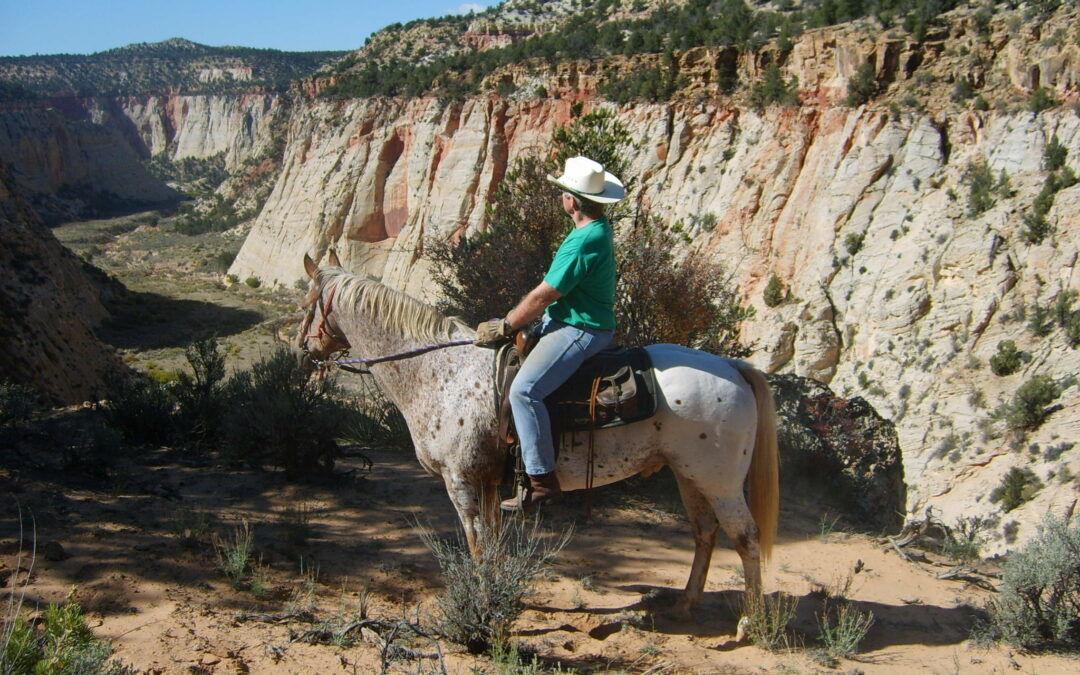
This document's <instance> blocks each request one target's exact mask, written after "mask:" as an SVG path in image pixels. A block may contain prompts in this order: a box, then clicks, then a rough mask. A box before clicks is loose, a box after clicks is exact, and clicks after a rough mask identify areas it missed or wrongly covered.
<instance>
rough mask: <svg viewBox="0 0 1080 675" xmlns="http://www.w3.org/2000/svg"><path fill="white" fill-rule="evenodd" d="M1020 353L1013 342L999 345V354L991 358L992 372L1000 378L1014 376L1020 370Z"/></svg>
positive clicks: (1007, 341)
mask: <svg viewBox="0 0 1080 675" xmlns="http://www.w3.org/2000/svg"><path fill="white" fill-rule="evenodd" d="M1020 364H1021V360H1020V351H1019V350H1018V349H1017V348H1016V343H1015V342H1013V341H1012V340H1003V341H1002V342H999V343H998V346H997V352H996V353H995V354H994V355H993V356H991V357H990V370H991V371H992V372H993V373H994V374H995V375H997V376H999V377H1004V376H1006V375H1012V374H1013V373H1015V372H1016V371H1017V370H1020Z"/></svg>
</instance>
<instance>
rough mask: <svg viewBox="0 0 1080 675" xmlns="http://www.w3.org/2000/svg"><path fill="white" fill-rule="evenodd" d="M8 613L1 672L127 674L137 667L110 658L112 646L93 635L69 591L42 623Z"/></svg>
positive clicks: (0, 637) (0, 635)
mask: <svg viewBox="0 0 1080 675" xmlns="http://www.w3.org/2000/svg"><path fill="white" fill-rule="evenodd" d="M12 612H13V610H12V609H10V608H9V615H8V616H7V617H5V622H4V624H3V625H2V626H0V672H2V673H4V674H5V675H7V674H8V673H11V674H12V675H23V674H26V675H29V674H31V673H49V675H128V674H132V675H133V674H134V672H135V671H134V670H132V669H131V668H129V667H127V666H125V665H123V664H122V663H119V662H115V661H113V662H110V661H109V657H110V656H111V655H112V648H111V647H109V645H108V644H106V643H104V642H102V641H101V640H99V639H98V638H97V637H95V636H94V634H93V632H91V630H90V628H89V627H88V626H87V625H86V619H85V618H84V617H83V613H82V609H81V608H80V607H79V605H78V604H77V603H75V602H74V600H73V599H72V598H71V596H70V595H69V596H68V598H67V599H66V600H65V601H64V602H63V603H62V604H59V605H56V604H53V605H49V606H48V608H46V610H45V613H44V616H43V617H42V621H41V623H40V624H34V623H31V622H30V621H29V620H27V618H26V616H24V615H22V614H19V615H17V616H13V615H12Z"/></svg>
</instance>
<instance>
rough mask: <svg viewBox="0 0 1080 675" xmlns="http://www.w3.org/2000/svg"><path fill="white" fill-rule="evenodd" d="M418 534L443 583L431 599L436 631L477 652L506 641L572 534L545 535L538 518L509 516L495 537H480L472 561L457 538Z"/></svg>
mask: <svg viewBox="0 0 1080 675" xmlns="http://www.w3.org/2000/svg"><path fill="white" fill-rule="evenodd" d="M420 535H421V538H422V539H423V540H424V543H425V544H427V546H428V548H429V549H431V552H432V554H434V556H435V559H436V560H437V561H438V563H439V568H440V569H441V570H442V575H443V581H444V582H445V584H446V588H445V590H443V592H442V593H440V594H439V597H438V599H437V600H436V604H437V607H438V613H439V630H440V632H441V633H442V634H443V635H445V636H446V637H447V638H449V639H450V640H453V641H454V642H457V643H459V644H462V645H465V646H466V647H467V648H468V649H469V651H470V652H472V653H474V654H477V653H480V652H482V651H484V650H486V649H488V648H490V647H491V646H493V645H497V644H504V643H505V642H506V639H507V638H508V637H509V635H510V627H511V626H512V625H513V623H514V621H515V620H516V619H517V617H518V616H519V615H520V614H521V612H522V611H523V610H524V609H525V605H524V603H523V602H522V601H523V599H524V598H525V597H526V596H527V595H528V594H529V593H530V592H532V589H533V586H534V582H535V580H536V578H537V577H538V576H539V575H540V574H541V573H543V572H544V571H545V570H546V569H548V568H549V567H550V566H551V563H552V561H553V560H554V559H555V556H556V555H558V553H559V551H561V550H562V549H563V548H564V547H565V546H566V544H567V543H568V542H569V541H570V536H571V533H570V531H566V532H564V533H563V534H562V535H560V536H554V535H545V534H544V533H543V532H542V531H541V527H540V521H539V519H536V520H533V521H532V523H531V524H529V523H528V522H527V521H526V520H525V518H520V517H519V518H511V519H509V520H508V521H505V522H504V523H503V526H502V528H501V530H500V531H499V532H498V533H494V534H492V533H489V534H487V535H482V536H481V540H480V541H479V542H478V544H479V549H480V551H481V553H480V556H479V557H475V558H474V557H473V556H472V555H471V554H470V553H469V550H468V548H467V547H466V546H465V545H464V543H463V542H462V541H461V540H460V539H459V540H458V541H457V542H455V543H451V542H447V541H442V540H439V539H436V538H435V536H434V535H433V534H432V533H431V532H430V531H428V530H423V529H422V530H421V533H420Z"/></svg>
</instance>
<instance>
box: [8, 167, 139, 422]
mask: <svg viewBox="0 0 1080 675" xmlns="http://www.w3.org/2000/svg"><path fill="white" fill-rule="evenodd" d="M0 270H3V274H2V276H0V278H2V279H3V282H2V286H0V372H2V373H3V377H4V378H5V379H11V380H14V381H16V382H20V383H23V384H28V385H31V386H33V387H34V388H36V389H38V390H39V391H41V393H43V394H44V395H45V396H47V397H48V398H50V399H51V400H52V401H53V402H54V403H78V402H82V401H84V400H87V399H95V400H96V399H98V398H100V397H101V396H102V395H103V394H104V392H105V388H104V382H105V379H106V378H107V377H108V376H109V375H110V374H118V373H121V372H124V371H126V369H127V367H126V366H125V365H124V364H123V363H122V362H121V360H120V359H119V358H118V357H117V356H116V354H115V353H114V352H113V351H112V349H111V348H109V347H107V346H106V345H104V344H103V343H102V342H101V341H100V340H98V339H97V337H96V336H95V334H94V329H95V328H96V327H97V326H98V325H99V324H100V323H101V321H102V320H103V319H104V318H106V316H107V314H108V312H107V311H106V309H105V307H104V306H103V305H102V301H101V299H102V293H103V292H106V291H107V289H108V288H109V283H108V281H107V280H106V279H103V278H95V276H94V275H93V274H92V273H91V272H90V271H89V270H88V269H87V268H86V267H84V266H83V264H82V263H81V262H80V261H79V260H78V259H77V258H76V257H75V256H74V255H72V254H71V252H70V251H68V250H67V249H66V248H64V247H63V246H62V245H61V244H60V242H58V241H57V240H56V238H55V237H54V236H53V235H52V233H51V232H50V231H49V229H48V228H47V227H45V226H44V225H42V224H41V221H40V219H39V218H38V217H37V215H36V214H35V213H34V211H33V210H32V209H31V208H30V207H29V205H28V204H27V202H26V201H25V200H24V199H22V198H21V197H20V196H19V194H18V192H17V188H16V187H15V186H14V180H13V178H12V176H11V174H10V173H9V172H8V171H6V170H5V169H4V168H3V167H2V166H0ZM102 276H103V275H102Z"/></svg>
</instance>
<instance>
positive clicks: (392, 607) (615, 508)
mask: <svg viewBox="0 0 1080 675" xmlns="http://www.w3.org/2000/svg"><path fill="white" fill-rule="evenodd" d="M50 459H51V458H46V457H40V456H38V457H35V458H34V459H33V461H32V462H29V463H27V462H25V461H16V462H15V463H14V466H8V468H5V469H2V470H0V493H3V494H7V495H10V497H11V499H14V500H17V502H18V504H19V505H21V508H22V513H23V516H24V518H23V520H24V523H26V524H27V525H28V527H29V520H28V516H29V515H30V514H32V515H33V517H34V520H35V521H36V543H37V554H36V558H35V559H33V561H32V562H33V565H32V570H30V574H29V576H27V574H26V572H27V570H28V568H30V562H31V560H30V557H29V556H30V549H29V547H28V545H27V542H26V541H24V544H23V545H22V546H20V544H19V541H18V535H17V532H16V531H15V530H14V529H13V528H14V527H15V520H16V519H15V518H14V517H13V516H14V515H15V514H14V509H13V508H11V507H9V506H8V505H5V510H4V513H3V516H4V518H3V524H2V529H0V554H2V557H0V561H2V562H0V578H6V579H7V580H8V583H9V585H10V583H12V582H14V581H16V580H17V581H18V582H19V583H20V584H22V585H24V586H25V591H26V605H27V606H28V607H41V606H43V604H44V603H47V602H56V601H60V600H62V599H63V598H64V597H65V596H66V595H67V593H68V592H69V590H70V589H71V588H72V587H74V588H75V597H76V599H77V600H78V601H79V602H80V603H81V604H82V606H83V607H84V609H85V611H86V612H87V614H88V616H89V617H90V623H91V626H92V627H93V628H94V630H95V632H96V633H97V634H98V635H100V636H102V637H105V638H107V639H109V640H110V641H111V642H112V644H113V646H114V647H115V649H116V654H117V656H118V657H120V658H121V659H123V660H124V661H125V662H127V663H129V664H131V665H132V666H134V667H136V668H137V669H139V670H140V671H141V672H146V673H242V672H253V673H263V672H265V673H329V672H346V673H349V672H360V673H368V672H378V671H379V670H380V669H381V667H382V663H383V658H382V652H381V650H380V648H379V647H378V646H377V645H375V644H372V643H370V642H367V641H364V640H363V639H359V640H357V641H356V643H355V644H351V645H338V646H335V645H332V644H305V643H303V642H299V641H296V640H294V639H293V638H295V637H296V636H298V635H301V634H303V633H304V632H305V631H308V630H311V629H312V628H313V627H317V626H318V625H319V624H320V623H327V622H329V623H331V624H332V623H333V622H334V621H338V622H341V621H344V620H345V619H346V617H348V616H355V615H357V614H358V613H359V612H360V611H361V608H364V610H365V611H364V614H365V616H366V617H368V618H369V619H373V620H380V621H382V622H384V623H383V625H386V624H388V623H392V622H394V621H398V620H401V619H403V618H404V619H406V620H408V621H410V622H413V623H419V624H420V625H422V626H426V627H428V628H430V627H431V626H433V625H434V623H435V615H436V607H435V597H436V595H437V594H438V593H439V592H440V591H441V589H442V578H441V575H440V571H439V568H438V565H437V563H436V562H435V560H434V558H433V556H432V555H431V553H430V552H429V551H428V550H427V548H426V547H425V546H424V544H423V542H422V541H421V539H420V537H419V534H418V531H417V529H416V527H415V523H417V522H420V523H424V524H426V525H427V526H428V527H430V528H431V529H432V530H434V532H436V533H437V534H438V535H440V536H444V537H452V536H454V532H455V527H456V523H455V521H454V519H453V515H452V510H451V508H450V504H449V500H448V498H447V497H446V495H445V493H444V491H443V487H442V485H441V483H440V482H439V481H438V480H436V479H434V478H431V477H429V476H427V475H425V474H424V473H423V471H422V469H421V468H420V467H419V466H418V465H417V463H416V462H415V460H414V459H413V458H412V457H411V456H410V455H408V454H407V453H403V452H389V451H386V452H374V453H372V454H371V459H372V460H373V461H374V467H373V469H372V470H371V472H370V473H364V472H362V471H359V469H361V467H360V466H359V464H356V465H353V466H349V465H347V464H346V465H343V466H341V467H339V469H350V468H352V469H358V471H357V472H356V473H353V474H351V475H343V476H341V477H339V478H336V479H333V480H329V481H327V482H325V483H324V484H321V485H314V486H312V485H308V486H297V485H290V484H287V483H285V482H284V481H283V479H282V478H281V476H280V475H279V474H276V473H271V472H257V471H227V470H220V469H215V468H214V467H210V466H199V465H194V466H193V465H192V462H190V461H186V460H184V458H183V457H182V456H180V455H178V454H177V453H175V452H172V451H168V450H160V451H155V452H153V453H150V455H148V456H146V457H144V458H142V459H140V461H139V462H138V463H134V462H128V463H125V464H124V465H123V467H122V470H117V471H115V472H114V474H113V475H112V476H111V477H109V478H106V479H104V483H105V485H104V487H99V486H96V485H94V486H88V485H84V484H85V483H87V482H90V481H88V480H87V479H86V478H85V477H81V476H78V475H71V472H68V473H63V472H58V471H55V470H53V469H52V468H51V466H50V465H51V462H50ZM650 481H658V482H655V483H652V484H649V483H643V484H641V485H638V486H637V487H636V489H635V490H634V491H633V492H628V491H627V490H626V489H625V488H624V489H622V490H620V489H619V488H617V487H616V488H607V489H605V490H604V491H602V492H600V493H599V494H597V495H596V500H595V507H596V508H595V509H594V513H593V517H592V519H591V520H589V521H585V520H584V513H583V510H582V504H583V501H582V500H581V499H579V498H571V499H567V500H566V501H565V502H564V503H562V504H559V505H555V506H552V507H550V508H548V509H546V515H545V519H546V521H547V525H548V526H550V527H551V528H553V529H555V530H559V531H561V530H563V529H565V528H566V527H568V526H570V525H574V526H575V533H574V535H573V538H572V540H571V542H570V543H569V545H568V546H567V547H566V548H565V549H564V550H563V551H562V552H561V553H560V554H559V556H558V558H557V561H556V565H555V567H554V568H553V569H552V571H551V573H550V574H548V575H546V577H545V578H542V579H540V580H539V582H538V584H537V588H536V591H535V593H534V594H533V595H531V596H530V598H529V600H528V608H527V610H526V611H525V612H524V613H523V614H522V615H521V617H520V620H519V621H518V622H517V623H516V624H515V631H514V636H513V637H514V639H515V641H516V642H517V643H518V644H519V645H521V646H522V647H525V648H526V649H528V650H530V651H532V652H535V653H536V654H537V655H538V656H539V657H541V659H542V661H543V662H544V663H545V664H546V666H548V667H552V668H555V667H562V668H563V669H564V670H567V669H571V668H572V669H576V670H578V671H580V672H632V673H644V672H653V673H657V672H670V673H690V672H695V673H697V672H700V673H743V672H789V673H797V672H799V673H801V672H828V671H830V670H832V671H834V672H835V671H836V670H840V671H844V672H866V673H874V672H933V673H955V672H963V673H987V672H1012V671H1020V672H1031V673H1035V672H1038V673H1040V675H1044V674H1047V673H1059V672H1060V673H1065V672H1077V669H1078V668H1080V663H1078V662H1077V661H1075V660H1070V659H1068V658H1066V657H1062V656H1033V655H1028V654H1021V653H1017V652H1015V651H1013V650H1010V649H1008V648H1005V647H994V648H991V649H983V648H979V647H977V646H975V645H973V644H972V643H971V642H970V641H969V639H968V636H969V631H970V628H971V626H972V623H973V621H974V620H975V618H976V617H977V614H978V613H977V611H976V609H974V608H977V607H980V606H982V605H983V604H984V603H985V602H986V600H987V598H988V597H989V596H990V593H989V592H988V591H987V590H984V589H982V588H979V587H978V586H974V585H972V584H970V583H967V582H963V581H951V580H940V579H937V578H935V574H937V573H940V572H941V571H942V569H945V568H941V567H936V566H933V565H931V564H929V563H920V562H907V561H905V560H903V559H902V558H901V557H900V556H899V555H898V554H897V553H896V552H895V551H892V550H890V549H889V548H887V547H886V546H883V545H882V544H881V543H879V542H878V540H877V539H876V538H872V537H869V536H866V535H854V534H844V533H840V532H836V531H833V532H831V533H827V534H824V535H823V534H822V527H821V523H820V522H813V521H811V520H809V519H808V518H807V517H806V516H805V515H804V514H805V512H806V510H805V508H803V507H802V506H801V505H797V504H791V503H788V504H787V505H786V506H785V508H784V510H783V513H782V526H781V532H780V538H779V543H778V546H777V548H776V550H775V554H774V558H773V561H772V564H771V565H770V567H769V569H768V571H767V574H766V579H767V582H766V583H767V589H766V590H767V591H768V592H776V591H783V592H784V593H787V594H790V595H791V596H793V597H794V598H795V599H796V600H798V603H799V605H798V612H797V615H796V618H795V620H794V621H793V622H792V624H791V631H790V635H791V640H792V643H793V646H794V647H795V648H793V649H791V650H786V651H780V652H768V651H764V650H762V649H759V648H757V647H754V646H750V645H746V644H737V643H735V642H734V639H733V638H734V632H735V625H736V610H735V608H736V607H737V606H738V603H739V599H740V592H739V591H740V590H741V587H742V576H741V570H740V566H739V561H738V557H737V556H736V555H735V554H734V552H733V551H731V549H729V548H728V547H727V546H726V545H724V544H721V545H720V546H718V548H717V551H716V554H715V556H714V559H713V564H712V567H711V573H710V578H709V581H708V584H707V587H706V591H707V593H706V597H705V599H704V601H703V602H702V604H701V605H700V606H698V607H697V608H696V609H695V611H694V620H693V621H692V622H685V621H679V620H675V619H673V618H670V617H669V616H667V615H666V614H665V612H664V611H663V610H664V608H665V606H666V605H667V604H668V603H669V602H670V601H671V600H672V599H673V598H674V597H675V596H676V594H677V592H678V591H679V590H680V589H681V587H682V584H683V583H685V577H686V574H687V573H688V571H689V565H690V560H691V557H692V545H691V541H690V536H689V528H688V525H687V523H686V522H685V520H684V519H683V518H682V516H681V515H680V514H677V513H673V512H671V511H670V510H669V508H668V507H669V506H670V504H669V502H668V498H669V497H672V496H673V493H671V492H670V489H669V487H670V486H666V485H664V478H663V477H662V476H661V477H659V478H658V479H650ZM97 482H100V481H97ZM297 505H303V506H304V508H305V509H307V510H309V512H310V536H308V537H307V540H306V541H305V542H302V543H301V542H297V541H293V542H292V543H290V537H289V536H288V522H289V520H288V517H287V516H286V512H287V511H288V509H290V508H296V506H297ZM192 512H200V513H206V514H208V516H209V517H210V520H211V530H213V531H214V532H216V533H218V534H219V535H220V536H223V537H226V538H227V537H229V536H230V533H232V532H234V531H235V527H236V526H237V524H239V523H241V522H243V521H247V522H248V523H250V525H251V527H252V529H253V530H254V532H255V551H256V554H257V556H258V557H259V558H261V561H262V565H263V568H264V569H265V573H266V577H267V578H266V586H267V590H266V591H265V593H264V594H263V597H262V599H259V598H256V597H255V596H254V595H253V594H252V592H251V591H250V590H235V589H234V588H233V587H232V586H231V585H230V584H229V583H228V581H227V580H226V579H225V578H224V576H223V575H222V574H221V573H220V572H219V571H217V569H216V568H217V561H216V559H215V556H214V554H213V547H212V546H211V545H210V543H209V536H203V537H202V538H201V539H200V541H198V542H195V543H191V542H186V541H184V540H183V539H182V538H181V536H180V535H179V533H178V523H180V522H181V521H182V520H183V518H184V517H185V515H184V514H190V513H192ZM27 534H29V532H28V533H27ZM24 539H27V540H28V539H29V537H24ZM57 545H59V549H58V548H57ZM60 549H62V552H60ZM20 550H21V553H22V556H21V557H22V560H21V563H20V562H19V561H18V560H17V558H19V553H20ZM17 570H18V571H17ZM312 570H317V576H316V580H315V582H314V583H311V580H312V577H313V576H314V575H315V574H314V573H313V572H312ZM856 570H858V571H856ZM845 588H846V589H847V590H846V592H844V595H845V596H846V597H847V598H849V599H850V600H851V601H852V603H853V606H854V607H855V608H857V609H858V610H859V611H863V612H867V611H868V612H872V613H873V615H874V619H875V620H874V625H873V627H872V628H871V629H870V631H869V633H868V634H867V636H866V638H865V640H864V641H863V643H862V651H861V653H860V654H859V655H858V656H857V660H855V661H851V660H843V661H841V662H839V663H838V664H836V666H835V667H834V668H832V669H830V668H828V667H826V666H825V665H822V664H820V663H819V662H817V661H815V659H814V656H813V653H812V648H813V647H815V646H817V644H818V643H817V641H816V635H817V632H818V631H817V628H816V619H815V614H816V613H817V612H820V610H821V606H822V601H823V597H824V595H825V594H826V593H831V594H836V593H839V592H843V591H844V589H845ZM298 609H306V610H309V611H310V613H311V614H312V619H313V622H312V621H304V620H301V619H293V620H290V621H282V622H276V621H273V620H271V617H272V616H273V615H281V614H284V613H287V612H289V611H294V612H295V611H297V610H298ZM251 614H264V615H268V616H265V617H262V618H251V617H250V616H249V615H251ZM384 634H385V632H384ZM398 643H399V644H400V645H402V646H406V647H410V648H412V649H413V650H414V652H416V653H419V654H421V655H427V656H428V657H431V658H412V659H408V658H399V659H398V660H395V661H393V662H392V663H390V664H389V666H390V670H391V671H392V672H407V673H417V672H439V660H438V658H437V655H438V654H439V653H440V652H441V658H442V662H443V664H444V665H445V668H446V670H447V671H448V672H451V673H468V672H475V671H476V669H480V670H484V669H486V672H497V671H496V670H495V669H494V667H493V666H492V665H491V663H490V660H488V659H486V658H484V657H475V656H471V655H469V654H468V653H467V652H466V651H465V650H464V649H463V648H462V647H460V646H458V645H454V644H452V643H450V642H448V641H445V640H440V641H438V643H437V644H438V648H437V649H436V647H435V644H436V643H434V642H429V641H426V640H422V639H417V638H415V637H413V638H412V639H411V640H405V639H402V640H399V642H398Z"/></svg>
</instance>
